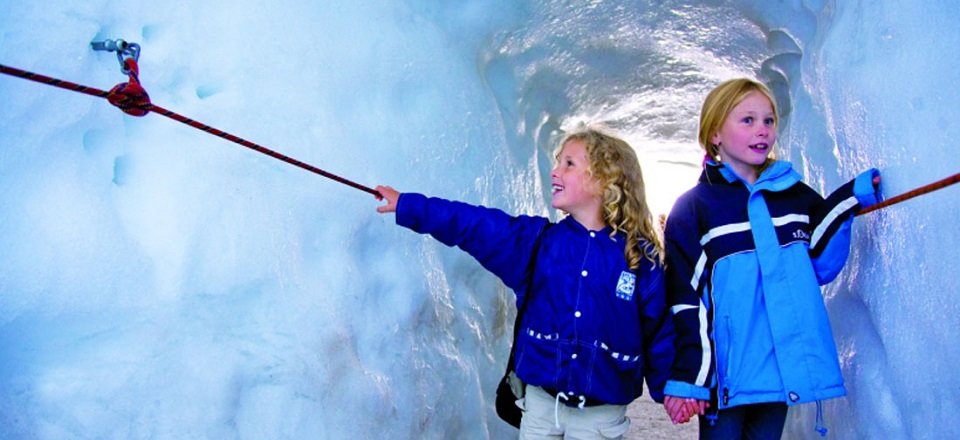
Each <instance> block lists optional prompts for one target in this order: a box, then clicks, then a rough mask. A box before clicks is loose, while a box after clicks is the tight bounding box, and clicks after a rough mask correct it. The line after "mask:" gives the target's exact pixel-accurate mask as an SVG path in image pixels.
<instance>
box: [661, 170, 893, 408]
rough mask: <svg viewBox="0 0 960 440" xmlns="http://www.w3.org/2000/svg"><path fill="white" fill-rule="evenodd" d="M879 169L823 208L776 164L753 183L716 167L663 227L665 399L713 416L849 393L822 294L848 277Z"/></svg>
mask: <svg viewBox="0 0 960 440" xmlns="http://www.w3.org/2000/svg"><path fill="white" fill-rule="evenodd" d="M875 175H877V171H876V170H870V171H867V172H865V173H863V174H861V175H860V176H859V177H857V179H855V180H853V181H851V182H848V183H847V184H845V185H843V186H842V187H840V188H839V189H837V190H836V191H835V192H834V193H832V194H831V195H830V196H829V197H827V198H826V199H823V198H822V197H821V196H820V195H819V194H817V192H816V191H814V190H813V189H811V188H810V187H808V186H807V185H805V184H804V183H802V182H801V181H800V175H799V174H798V173H797V172H796V171H794V170H793V168H792V167H791V165H790V164H789V163H788V162H780V161H778V162H775V163H773V164H771V165H770V166H769V167H767V168H766V169H765V170H764V171H763V172H762V173H761V175H760V177H759V178H758V180H757V181H756V182H755V183H754V184H753V185H749V184H747V183H745V182H744V181H743V180H741V179H740V178H739V177H738V176H737V175H736V174H734V173H733V172H732V171H731V170H730V169H728V168H726V167H725V166H723V165H718V164H714V163H711V164H709V165H708V166H707V168H706V169H705V170H704V172H703V174H702V175H701V177H700V182H699V184H698V185H697V186H696V187H694V188H693V189H692V190H690V191H688V192H687V193H685V194H684V195H682V196H681V197H680V198H679V199H678V200H677V202H676V204H675V205H674V208H673V211H672V212H671V213H670V216H669V217H668V219H667V227H666V231H665V237H666V240H665V241H666V248H667V279H668V281H667V293H668V297H669V299H670V303H671V306H672V311H673V314H674V322H675V324H676V327H677V356H676V361H675V363H674V367H673V371H672V374H671V380H670V381H669V382H668V383H667V387H666V393H667V394H669V395H672V396H678V397H694V398H697V399H702V400H709V399H710V397H711V389H712V390H714V391H716V396H717V398H718V400H719V401H718V403H719V408H720V409H723V408H728V407H731V406H737V405H744V404H751V403H761V402H786V403H787V404H791V405H792V404H797V403H803V402H810V401H816V400H822V399H828V398H832V397H839V396H842V395H844V394H845V393H846V390H845V389H844V386H843V377H842V375H841V372H840V366H839V363H838V358H837V350H836V347H835V344H834V341H833V334H832V333H831V330H830V322H829V320H828V317H827V311H826V307H825V306H824V302H823V297H822V294H821V292H820V285H823V284H826V283H828V282H830V281H831V280H833V279H834V278H835V277H836V276H837V274H838V273H839V272H840V270H841V269H842V268H843V265H844V263H845V262H846V259H847V254H848V252H849V245H850V226H851V223H852V221H853V214H854V213H855V212H856V211H857V210H858V209H859V208H860V207H861V206H866V205H869V204H872V203H876V201H877V198H878V195H877V194H876V192H875V189H874V188H873V185H872V178H873V177H874V176H875Z"/></svg>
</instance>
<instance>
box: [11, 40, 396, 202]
mask: <svg viewBox="0 0 960 440" xmlns="http://www.w3.org/2000/svg"><path fill="white" fill-rule="evenodd" d="M126 66H127V68H128V69H129V70H130V82H127V83H122V84H117V85H116V86H115V87H114V88H113V89H111V90H110V91H109V92H107V91H104V90H100V89H97V88H93V87H87V86H83V85H80V84H76V83H72V82H69V81H63V80H59V79H56V78H52V77H49V76H45V75H40V74H37V73H33V72H28V71H26V70H21V69H17V68H15V67H9V66H5V65H3V64H0V73H5V74H7V75H11V76H16V77H18V78H23V79H27V80H30V81H36V82H38V83H41V84H46V85H50V86H54V87H59V88H61V89H66V90H70V91H74V92H80V93H84V94H87V95H90V96H96V97H98V98H106V99H107V100H108V101H110V103H111V104H113V105H115V106H117V107H118V108H120V110H123V111H124V112H125V113H127V114H130V115H133V116H144V115H146V114H147V113H149V112H154V113H157V114H159V115H161V116H166V117H168V118H170V119H173V120H174V121H177V122H180V123H183V124H186V125H189V126H191V127H193V128H196V129H198V130H203V131H205V132H207V133H210V134H212V135H215V136H218V137H221V138H223V139H226V140H228V141H230V142H234V143H237V144H239V145H242V146H244V147H247V148H249V149H251V150H254V151H257V152H259V153H263V154H266V155H267V156H270V157H272V158H274V159H279V160H282V161H284V162H286V163H288V164H290V165H293V166H296V167H299V168H303V169H305V170H307V171H310V172H312V173H315V174H319V175H321V176H323V177H326V178H328V179H331V180H334V181H337V182H340V183H342V184H344V185H347V186H351V187H353V188H356V189H359V190H361V191H364V192H367V193H370V194H373V195H374V196H376V197H377V198H380V197H382V196H381V195H380V193H379V192H377V190H375V189H373V188H370V187H367V186H364V185H361V184H359V183H356V182H353V181H351V180H347V179H345V178H343V177H340V176H338V175H336V174H333V173H330V172H327V171H324V170H322V169H320V168H317V167H315V166H313V165H310V164H307V163H304V162H301V161H299V160H297V159H294V158H292V157H289V156H286V155H284V154H281V153H278V152H276V151H273V150H271V149H269V148H266V147H264V146H262V145H259V144H256V143H254V142H250V141H248V140H246V139H242V138H239V137H237V136H234V135H232V134H230V133H227V132H224V131H221V130H218V129H216V128H213V127H211V126H209V125H207V124H204V123H201V122H198V121H195V120H193V119H190V118H188V117H186V116H183V115H180V114H177V113H175V112H172V111H170V110H167V109H165V108H163V107H160V106H158V105H156V104H152V103H150V97H149V96H148V95H147V92H146V90H144V89H143V87H142V86H141V85H140V81H139V80H138V79H137V75H138V68H137V65H136V61H134V60H133V59H127V60H126Z"/></svg>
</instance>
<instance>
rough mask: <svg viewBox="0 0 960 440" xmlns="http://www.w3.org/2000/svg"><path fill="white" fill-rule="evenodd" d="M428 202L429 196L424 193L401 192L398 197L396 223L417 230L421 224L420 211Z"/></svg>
mask: <svg viewBox="0 0 960 440" xmlns="http://www.w3.org/2000/svg"><path fill="white" fill-rule="evenodd" d="M426 202H427V198H426V196H424V195H422V194H417V193H401V194H400V197H399V198H398V199H397V213H396V216H395V221H396V223H397V224H398V225H400V226H403V227H407V228H410V229H413V230H415V231H416V230H417V226H418V225H419V224H420V221H419V218H418V217H419V213H421V212H423V209H424V205H425V204H426ZM418 232H419V231H418Z"/></svg>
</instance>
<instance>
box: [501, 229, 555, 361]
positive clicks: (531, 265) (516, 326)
mask: <svg viewBox="0 0 960 440" xmlns="http://www.w3.org/2000/svg"><path fill="white" fill-rule="evenodd" d="M551 226H553V223H550V221H549V220H548V221H547V223H546V224H545V225H543V228H542V229H540V233H539V234H537V239H536V240H535V241H534V242H533V254H531V255H530V261H529V262H528V263H527V293H526V294H525V295H524V297H523V304H520V308H518V309H517V320H516V321H514V323H513V343H512V344H511V345H510V358H509V359H508V360H507V371H511V370H513V357H514V355H515V354H516V351H517V338H518V337H519V336H520V321H521V320H523V314H524V313H525V312H526V311H527V304H530V298H531V297H532V294H533V272H534V270H536V268H537V254H539V253H540V242H541V241H543V236H544V235H546V232H547V229H550V227H551Z"/></svg>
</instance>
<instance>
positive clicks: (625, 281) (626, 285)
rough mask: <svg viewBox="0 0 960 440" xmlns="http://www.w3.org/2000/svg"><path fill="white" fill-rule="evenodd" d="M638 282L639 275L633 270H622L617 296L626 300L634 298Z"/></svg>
mask: <svg viewBox="0 0 960 440" xmlns="http://www.w3.org/2000/svg"><path fill="white" fill-rule="evenodd" d="M636 284H637V276H636V275H634V274H633V272H627V271H623V272H620V280H619V281H617V298H620V299H622V300H625V301H630V300H632V299H633V290H634V287H636Z"/></svg>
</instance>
